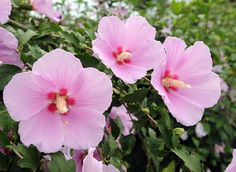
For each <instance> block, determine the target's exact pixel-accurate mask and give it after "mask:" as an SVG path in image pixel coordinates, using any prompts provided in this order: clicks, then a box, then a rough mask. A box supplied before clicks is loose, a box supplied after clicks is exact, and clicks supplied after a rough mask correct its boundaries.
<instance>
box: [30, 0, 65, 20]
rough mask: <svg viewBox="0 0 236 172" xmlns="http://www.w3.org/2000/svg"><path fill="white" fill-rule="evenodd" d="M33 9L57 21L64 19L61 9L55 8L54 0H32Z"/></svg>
mask: <svg viewBox="0 0 236 172" xmlns="http://www.w3.org/2000/svg"><path fill="white" fill-rule="evenodd" d="M31 4H32V6H33V10H34V11H37V12H38V13H40V14H43V15H45V16H47V17H48V18H50V19H51V20H53V21H55V22H60V21H61V20H62V18H63V17H62V14H61V12H60V11H55V10H53V3H52V0H31Z"/></svg>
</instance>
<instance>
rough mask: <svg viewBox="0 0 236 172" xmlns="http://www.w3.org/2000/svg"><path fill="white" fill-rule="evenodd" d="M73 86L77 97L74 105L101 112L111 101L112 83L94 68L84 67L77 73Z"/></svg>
mask: <svg viewBox="0 0 236 172" xmlns="http://www.w3.org/2000/svg"><path fill="white" fill-rule="evenodd" d="M74 85H80V87H77V88H74V90H75V91H74V94H75V95H74V96H75V98H76V99H78V102H77V103H76V105H75V106H76V107H78V108H90V109H94V110H96V111H99V112H101V113H103V112H104V111H105V110H107V109H108V107H109V106H110V104H111V101H112V92H113V91H112V83H111V80H110V78H109V77H108V76H107V75H105V74H104V73H102V72H100V71H98V70H97V69H94V68H85V69H84V70H82V71H81V73H80V74H79V76H78V78H77V80H76V83H75V84H74Z"/></svg>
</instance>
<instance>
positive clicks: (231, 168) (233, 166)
mask: <svg viewBox="0 0 236 172" xmlns="http://www.w3.org/2000/svg"><path fill="white" fill-rule="evenodd" d="M235 171H236V149H234V150H233V159H232V161H231V163H230V164H229V165H228V167H227V168H226V170H225V172H235Z"/></svg>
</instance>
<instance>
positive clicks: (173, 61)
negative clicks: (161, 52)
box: [163, 36, 187, 71]
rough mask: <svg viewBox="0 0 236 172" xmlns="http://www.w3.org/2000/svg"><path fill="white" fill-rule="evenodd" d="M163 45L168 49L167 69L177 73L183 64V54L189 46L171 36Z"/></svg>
mask: <svg viewBox="0 0 236 172" xmlns="http://www.w3.org/2000/svg"><path fill="white" fill-rule="evenodd" d="M163 45H164V47H165V49H166V56H167V59H168V63H167V64H166V69H167V70H170V71H175V70H176V69H177V68H178V67H179V66H180V65H181V64H182V61H183V53H184V51H185V48H186V47H187V45H186V44H185V42H184V41H183V40H181V39H179V38H176V37H170V36H169V37H167V38H166V40H165V42H164V43H163Z"/></svg>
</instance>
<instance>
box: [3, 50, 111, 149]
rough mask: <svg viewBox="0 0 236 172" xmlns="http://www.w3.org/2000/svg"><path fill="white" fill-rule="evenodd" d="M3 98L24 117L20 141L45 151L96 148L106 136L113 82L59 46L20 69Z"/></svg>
mask: <svg viewBox="0 0 236 172" xmlns="http://www.w3.org/2000/svg"><path fill="white" fill-rule="evenodd" d="M3 99H4V103H5V105H6V107H7V109H8V112H9V113H10V116H11V117H12V118H13V119H14V120H15V121H20V124H19V134H20V138H21V141H22V142H23V143H24V144H25V145H26V146H29V145H30V144H33V145H35V146H36V147H37V148H38V149H39V150H40V151H41V152H45V153H50V152H56V151H58V150H59V149H60V148H61V147H62V145H64V146H66V147H69V148H73V149H87V148H90V147H95V146H97V145H98V143H99V142H100V141H101V140H102V137H103V132H104V126H105V118H104V116H103V114H102V113H103V112H104V111H105V110H107V108H108V107H109V106H110V104H111V100H112V83H111V80H110V78H109V77H108V76H106V75H105V74H104V73H102V72H99V71H98V70H97V69H94V68H83V67H82V65H81V63H80V61H79V60H78V59H77V58H75V57H74V56H73V54H71V53H69V52H66V51H64V50H61V49H56V50H53V51H51V52H50V53H48V54H46V55H44V56H43V57H42V58H40V59H39V60H38V61H37V62H35V63H34V65H33V68H32V72H23V73H20V74H17V75H15V76H14V77H13V79H12V80H11V81H10V82H9V83H8V85H7V86H6V87H5V89H4V92H3Z"/></svg>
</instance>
